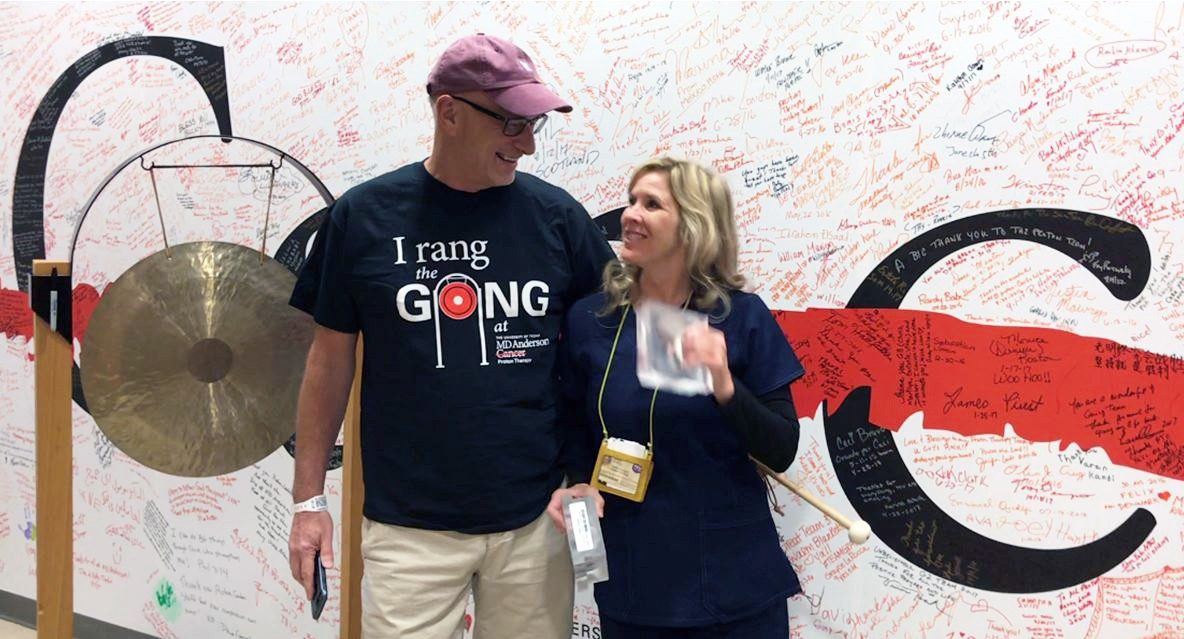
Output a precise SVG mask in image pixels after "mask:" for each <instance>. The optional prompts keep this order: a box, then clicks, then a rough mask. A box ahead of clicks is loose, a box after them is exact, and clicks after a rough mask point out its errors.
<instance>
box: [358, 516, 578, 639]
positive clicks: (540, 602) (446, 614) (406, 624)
mask: <svg viewBox="0 0 1184 639" xmlns="http://www.w3.org/2000/svg"><path fill="white" fill-rule="evenodd" d="M362 561H363V564H364V566H363V570H364V572H363V574H362V637H363V639H459V638H460V637H461V636H462V635H463V634H464V613H465V606H466V605H467V604H468V599H469V592H470V590H471V591H472V594H473V600H474V602H475V610H474V614H473V618H474V619H473V621H474V634H473V637H474V639H525V638H529V639H568V638H569V637H571V620H572V598H573V592H572V591H573V587H574V583H573V576H572V567H571V555H570V554H569V552H568V548H567V540H565V539H564V538H563V536H562V535H561V534H559V533H558V532H557V531H556V530H555V527H554V526H552V525H551V521H550V520H549V519H548V518H547V515H546V513H544V514H543V515H542V516H540V517H539V518H538V519H536V520H535V521H534V522H532V523H530V524H528V525H526V526H523V527H522V528H519V529H517V530H511V531H507V532H501V533H490V534H486V535H466V534H462V533H455V532H447V531H438V530H420V529H418V528H404V527H402V526H390V525H387V524H381V523H378V522H374V521H371V520H369V519H365V520H363V522H362Z"/></svg>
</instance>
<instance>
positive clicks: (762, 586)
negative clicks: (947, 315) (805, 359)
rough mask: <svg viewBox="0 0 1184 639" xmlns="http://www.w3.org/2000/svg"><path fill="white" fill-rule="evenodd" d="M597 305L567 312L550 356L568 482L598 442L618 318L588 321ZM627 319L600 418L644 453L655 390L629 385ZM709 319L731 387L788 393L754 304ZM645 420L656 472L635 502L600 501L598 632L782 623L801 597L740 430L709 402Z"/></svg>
mask: <svg viewBox="0 0 1184 639" xmlns="http://www.w3.org/2000/svg"><path fill="white" fill-rule="evenodd" d="M604 303H605V301H604V296H603V294H596V295H593V296H590V297H587V298H584V299H583V300H581V301H579V302H577V303H576V304H575V305H574V306H573V307H572V309H571V311H570V313H569V315H568V318H567V326H566V330H565V331H564V338H563V342H562V346H561V351H562V352H561V356H560V375H561V377H562V379H563V384H562V386H563V393H564V396H565V398H566V399H567V400H568V401H570V402H573V403H574V405H576V406H578V412H579V415H578V416H576V417H575V418H573V420H572V421H573V425H572V428H573V429H575V430H574V435H573V438H572V440H571V443H570V446H571V448H570V450H569V454H571V455H573V458H572V460H571V461H572V463H573V467H574V468H575V469H577V472H576V473H575V474H576V475H577V476H580V475H581V474H582V476H584V477H587V476H590V475H591V469H592V466H593V464H594V462H595V455H596V451H597V450H598V448H599V446H600V441H601V440H602V439H603V435H602V431H601V427H600V420H599V418H598V417H597V396H598V393H599V391H600V384H601V379H602V376H603V375H604V371H605V366H606V364H607V362H608V357H609V352H610V351H611V349H612V344H613V337H614V335H616V332H617V326H618V324H619V322H620V321H621V315H622V313H621V312H620V311H619V310H618V311H617V312H615V313H613V314H610V315H607V316H598V315H597V313H598V312H599V311H600V309H602V308H603V307H604ZM721 313H722V309H721V308H717V309H716V310H715V312H714V314H713V315H715V316H716V317H717V320H718V315H720V314H721ZM635 317H636V314H635V313H632V312H630V313H628V314H627V315H626V318H625V326H624V328H623V330H622V331H621V336H620V342H619V344H618V345H617V352H616V356H615V357H614V359H613V366H612V370H611V371H610V373H609V376H608V381H607V385H606V387H605V391H604V399H603V412H604V419H605V424H606V425H607V428H608V432H609V435H610V436H611V437H620V438H625V439H630V440H633V441H636V442H640V443H642V444H644V443H646V442H647V441H649V411H650V398H651V396H652V393H653V391H652V390H650V389H646V388H642V387H641V386H640V385H639V383H638V380H637V349H636V334H637V331H636V328H635V324H634V320H635ZM717 320H713V322H712V324H713V326H714V327H715V328H718V329H720V330H721V331H722V332H723V333H724V335H725V338H726V340H727V347H728V363H729V366H730V368H731V371H732V374H733V377H734V378H735V379H736V380H738V381H739V382H740V383H742V384H744V386H745V387H747V388H748V389H749V390H750V391H751V392H752V393H753V394H754V395H757V396H760V395H764V394H766V393H769V392H771V391H774V390H776V389H780V388H785V387H787V386H788V384H789V383H790V382H791V381H793V380H794V379H796V378H798V377H800V376H801V375H802V374H803V372H804V370H803V369H802V365H801V363H800V362H799V361H798V358H797V356H796V355H795V354H794V352H793V349H792V348H791V347H790V345H789V343H788V342H787V341H786V339H785V335H784V334H783V333H782V332H781V329H780V327H778V326H777V323H776V322H775V321H774V319H773V317H772V315H771V314H770V312H769V309H768V308H767V307H766V306H765V304H764V302H763V301H762V300H761V299H760V298H759V297H757V296H755V295H751V294H748V293H743V292H736V293H734V294H733V296H732V310H731V312H730V313H729V314H728V315H727V316H726V317H724V318H723V319H722V320H718V321H717ZM786 392H787V393H788V391H786ZM653 419H654V471H653V477H652V479H651V480H650V485H649V488H648V491H647V493H646V498H645V501H644V502H643V503H640V504H639V503H635V502H632V501H629V500H626V499H622V498H619V497H616V496H614V495H607V494H606V495H604V498H605V501H606V504H605V513H604V519H603V520H601V527H602V530H603V533H604V540H605V547H606V550H607V553H608V566H609V579H608V581H606V582H602V583H599V584H597V585H596V603H597V605H598V607H599V609H600V616H601V618H602V619H607V620H606V622H605V624H604V628H602V630H603V632H605V633H611V632H612V630H613V628H620V629H621V630H622V634H618V635H617V636H629V635H628V634H626V633H624V627H626V626H652V627H665V628H694V627H699V628H708V627H711V628H714V629H715V632H716V633H717V634H715V635H712V636H731V635H730V634H728V633H727V632H726V630H727V625H728V624H744V623H752V622H754V620H756V619H757V617H758V616H761V615H763V617H762V618H765V619H766V620H767V618H768V615H780V616H779V617H778V618H779V619H784V614H783V613H784V610H785V599H786V598H787V597H790V596H792V595H794V594H797V593H799V592H801V586H800V585H799V583H798V579H797V576H796V575H795V573H794V571H793V568H792V567H791V566H790V564H789V560H788V559H787V557H786V553H785V551H784V550H783V549H782V548H781V545H780V540H779V537H778V534H777V530H776V527H775V526H774V523H773V518H772V515H771V514H770V512H769V506H768V502H767V496H766V492H765V490H766V489H765V484H764V482H763V481H762V480H761V478H760V476H759V475H758V474H757V471H756V469H755V468H754V466H753V464H752V462H751V461H750V460H749V459H748V451H747V450H745V447H744V445H743V441H742V439H741V436H740V433H739V432H738V431H737V429H736V428H735V427H734V426H733V425H732V424H731V423H729V422H728V420H727V419H726V418H725V416H724V415H723V413H722V412H721V411H720V408H719V406H718V405H717V404H716V402H715V399H714V398H713V397H711V396H696V397H683V396H678V395H673V394H670V393H662V392H659V393H658V398H657V402H656V404H655V405H654V418H653ZM778 606H779V607H780V613H779V612H778ZM614 622H615V623H614ZM762 623H764V624H765V625H766V626H768V625H769V623H768V622H767V621H765V622H762ZM777 623H779V622H774V625H776V624H777ZM787 633H788V624H787V623H786V624H785V625H783V626H781V627H780V629H779V630H777V631H776V634H756V635H753V634H749V635H747V636H748V637H749V638H750V639H760V638H762V637H785V636H787ZM663 636H664V635H663ZM676 636H690V635H685V634H680V635H676ZM604 637H606V639H608V638H610V637H611V635H610V634H604Z"/></svg>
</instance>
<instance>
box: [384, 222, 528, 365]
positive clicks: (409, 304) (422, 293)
mask: <svg viewBox="0 0 1184 639" xmlns="http://www.w3.org/2000/svg"><path fill="white" fill-rule="evenodd" d="M392 239H393V242H394V247H395V264H396V265H400V266H402V265H405V264H408V263H409V261H414V262H415V264H416V265H417V267H416V269H415V277H416V281H415V282H411V283H409V284H405V285H403V286H402V287H400V288H399V290H398V292H397V293H396V294H395V304H396V308H397V311H398V316H399V317H400V318H401V319H402V320H403V321H405V322H427V321H430V322H432V324H433V327H434V336H435V342H436V368H445V367H446V364H445V361H444V352H445V350H446V349H445V348H444V339H445V338H444V336H443V332H442V331H441V322H444V323H445V324H447V323H448V322H450V321H451V322H464V321H465V320H468V319H470V318H472V322H471V323H475V324H476V328H475V330H476V331H477V334H478V338H479V344H480V349H479V352H478V353H477V358H479V359H480V363H481V365H482V366H488V365H490V360H489V354H490V348H489V343H490V341H492V342H493V349H494V350H493V356H494V360H493V361H494V362H496V363H497V364H529V363H531V362H532V361H533V359H534V358H533V356H532V351H533V350H534V349H537V348H540V347H547V346H550V345H551V338H550V337H547V336H545V335H543V334H542V333H537V332H533V333H513V334H510V333H507V332H506V331H507V330H509V327H510V326H511V325H512V324H514V323H515V320H517V319H518V318H519V317H521V316H527V317H544V316H545V315H546V314H547V308H548V307H549V305H550V303H551V297H550V293H551V289H550V286H549V285H548V284H547V282H545V281H543V280H537V279H532V280H526V281H519V280H509V281H500V282H499V281H496V280H489V281H480V280H479V279H478V277H480V275H478V276H477V277H474V276H470V275H468V274H466V273H461V272H451V273H447V274H445V275H438V273H439V272H440V271H441V270H442V269H437V268H435V267H436V266H437V265H441V264H443V263H447V262H457V261H460V262H468V265H469V268H470V269H471V270H473V271H476V272H478V273H480V272H481V271H484V270H485V268H486V267H488V266H489V264H490V258H489V257H488V256H487V255H486V249H487V247H488V245H489V242H488V241H487V240H449V241H428V242H408V241H407V238H406V237H403V236H400V237H395V238H392ZM418 265H423V266H418ZM433 280H434V282H433ZM491 334H492V335H493V337H492V339H491V338H490V336H491Z"/></svg>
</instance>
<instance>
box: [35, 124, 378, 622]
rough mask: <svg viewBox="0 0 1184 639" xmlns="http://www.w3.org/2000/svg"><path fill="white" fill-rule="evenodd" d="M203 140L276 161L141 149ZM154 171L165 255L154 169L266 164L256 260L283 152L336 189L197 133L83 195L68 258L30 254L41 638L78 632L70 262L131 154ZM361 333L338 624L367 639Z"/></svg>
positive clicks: (347, 431)
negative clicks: (172, 159)
mask: <svg viewBox="0 0 1184 639" xmlns="http://www.w3.org/2000/svg"><path fill="white" fill-rule="evenodd" d="M202 138H219V139H221V140H222V141H223V142H231V141H242V142H247V143H250V144H253V145H255V146H258V147H261V148H264V149H267V150H269V151H271V152H273V153H275V154H276V155H278V156H279V158H280V161H279V163H278V164H273V163H271V162H268V163H266V164H212V165H210V164H207V165H182V164H173V165H160V164H155V163H151V164H149V165H145V163H144V156H145V155H147V154H148V153H150V152H152V151H155V150H157V149H159V148H161V147H164V146H167V145H170V144H175V143H178V142H184V141H188V140H194V139H202ZM137 160H138V161H139V162H140V167H141V168H142V169H144V170H145V171H147V172H148V174H149V176H150V178H151V180H152V192H153V196H154V197H155V199H156V205H157V215H158V218H159V219H160V224H161V234H162V236H163V237H164V243H165V250H166V254H170V255H171V253H170V251H171V249H170V247H169V244H168V238H167V235H166V232H165V225H164V217H163V214H162V213H161V208H160V196H159V192H158V191H157V186H156V176H155V171H156V170H158V169H187V168H269V169H270V171H271V175H270V183H269V187H268V198H267V210H266V212H265V215H264V230H263V236H262V243H261V246H260V249H259V259H260V262H262V261H264V260H265V259H266V256H267V254H266V246H267V225H268V223H269V221H270V216H271V196H272V191H273V190H274V186H275V174H276V170H278V169H279V168H280V167H281V166H282V164H283V162H284V161H285V160H286V161H288V162H289V163H290V164H292V165H293V167H294V168H295V169H296V170H297V171H298V172H299V173H301V174H302V175H303V176H304V177H305V178H306V179H307V180H308V181H309V182H310V183H311V184H312V185H313V186H314V188H316V190H317V192H318V193H319V194H320V195H321V197H322V198H323V199H324V200H325V202H326V204H332V202H333V197H332V195H331V194H330V193H329V191H328V189H327V188H326V187H325V185H324V184H323V183H322V182H321V181H320V180H319V179H318V178H317V177H316V176H315V175H314V174H313V173H312V172H311V171H309V170H308V168H306V167H305V166H304V165H303V164H301V163H300V162H299V161H298V160H296V159H295V158H293V157H291V156H289V155H288V154H286V153H284V152H283V151H280V150H279V149H276V148H274V147H272V146H270V145H268V144H265V143H263V142H258V141H256V140H252V139H249V138H243V137H237V136H230V135H195V136H190V137H186V138H181V139H178V140H173V141H170V142H165V143H162V144H158V145H155V146H153V147H150V148H148V149H146V150H145V151H143V152H141V153H138V154H136V155H134V156H132V157H131V158H129V159H128V160H127V161H125V162H123V163H122V164H120V165H119V167H118V168H116V169H115V170H114V171H112V172H111V174H110V175H108V176H107V178H106V179H104V180H103V182H102V183H101V184H100V185H99V187H98V188H97V189H96V190H95V192H94V193H93V194H92V195H91V197H90V199H89V200H88V201H87V203H86V206H85V207H84V209H83V211H82V215H81V216H80V217H79V220H78V223H77V224H76V225H75V228H74V237H73V240H72V241H71V243H70V259H69V260H67V261H50V260H34V261H33V270H32V273H31V275H30V285H29V299H30V305H31V306H32V309H33V314H34V325H33V343H34V346H33V349H34V357H35V378H34V393H35V396H36V402H35V404H36V408H35V438H36V439H35V441H36V444H35V446H36V488H37V494H36V509H37V516H36V519H37V521H36V528H35V533H34V535H35V540H36V554H37V557H36V563H37V620H36V624H37V637H38V639H61V638H63V637H73V636H74V565H73V564H74V559H73V558H74V554H73V549H74V526H73V513H74V511H73V472H74V468H73V448H72V444H73V442H72V430H73V429H72V393H73V364H74V356H73V334H72V324H73V316H72V310H71V306H72V305H71V301H72V296H73V284H72V278H71V276H70V265H71V262H72V261H73V259H74V249H75V247H76V245H77V243H78V238H79V236H80V234H81V229H82V223H83V222H84V221H85V220H86V216H87V214H88V213H89V212H90V209H91V207H92V206H93V205H94V203H95V201H96V200H97V199H98V197H99V195H100V194H101V193H102V192H103V190H104V189H105V188H106V187H107V186H108V185H109V184H110V183H111V181H112V180H113V179H114V178H115V176H116V175H118V174H119V173H120V172H121V171H122V170H123V169H124V168H126V167H127V166H128V165H130V164H131V163H132V162H135V161H137ZM361 352H362V340H361V337H360V336H359V339H358V356H357V368H356V370H355V373H354V384H353V388H352V389H351V391H350V398H349V405H348V408H347V411H346V416H345V421H344V424H343V428H344V445H343V448H344V451H343V452H344V455H343V462H342V473H343V474H342V493H343V494H342V508H341V541H340V546H339V548H340V553H339V555H338V556H339V557H340V558H341V561H340V564H339V565H340V567H341V585H342V586H341V624H340V637H341V638H342V639H358V638H359V637H361V578H362V559H361V552H360V545H361V522H362V496H363V487H362V473H361V455H360V451H359V446H358V428H359V422H360V419H359V418H360V385H361V384H360V382H361V367H362V356H361Z"/></svg>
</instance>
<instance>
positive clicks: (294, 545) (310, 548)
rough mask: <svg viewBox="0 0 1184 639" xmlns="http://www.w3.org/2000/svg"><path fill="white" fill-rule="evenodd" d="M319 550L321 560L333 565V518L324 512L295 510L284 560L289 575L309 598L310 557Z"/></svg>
mask: <svg viewBox="0 0 1184 639" xmlns="http://www.w3.org/2000/svg"><path fill="white" fill-rule="evenodd" d="M318 550H320V551H321V563H322V564H324V565H325V568H326V569H329V568H332V567H333V517H332V516H331V515H329V513H327V512H307V513H296V514H295V515H293V517H292V533H291V534H290V535H289V536H288V563H289V564H290V565H291V568H292V576H293V577H295V578H296V581H298V582H300V585H301V586H304V594H305V596H307V597H308V598H309V600H311V599H312V580H313V565H312V562H313V557H315V556H316V553H317V551H318Z"/></svg>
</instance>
